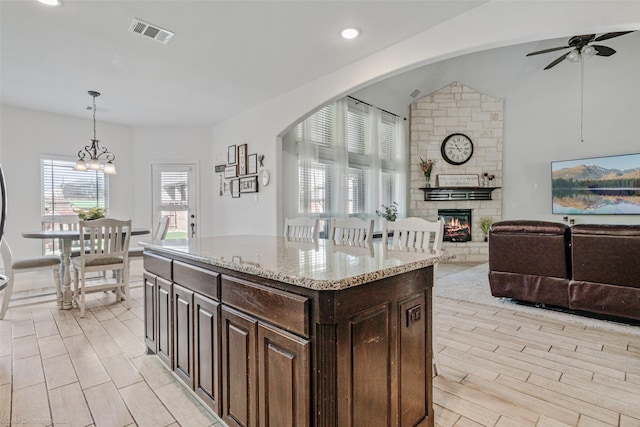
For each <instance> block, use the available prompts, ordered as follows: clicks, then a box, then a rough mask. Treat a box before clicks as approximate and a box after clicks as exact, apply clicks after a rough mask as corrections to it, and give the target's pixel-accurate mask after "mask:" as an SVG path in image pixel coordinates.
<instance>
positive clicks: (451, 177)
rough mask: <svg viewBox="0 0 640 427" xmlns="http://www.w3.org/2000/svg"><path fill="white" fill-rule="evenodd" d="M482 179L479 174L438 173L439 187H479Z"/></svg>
mask: <svg viewBox="0 0 640 427" xmlns="http://www.w3.org/2000/svg"><path fill="white" fill-rule="evenodd" d="M479 185H480V179H479V178H478V175H477V174H464V175H457V174H444V175H442V174H441V175H438V187H478V186H479Z"/></svg>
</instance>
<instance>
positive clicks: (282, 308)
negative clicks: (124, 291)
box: [144, 236, 451, 427]
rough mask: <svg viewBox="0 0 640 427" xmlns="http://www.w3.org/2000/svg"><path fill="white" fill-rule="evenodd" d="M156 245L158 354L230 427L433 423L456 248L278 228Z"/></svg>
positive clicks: (148, 303) (151, 330) (152, 311)
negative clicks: (439, 343) (439, 311)
mask: <svg viewBox="0 0 640 427" xmlns="http://www.w3.org/2000/svg"><path fill="white" fill-rule="evenodd" d="M144 246H145V254H144V267H145V273H144V283H145V285H144V289H145V341H146V345H147V348H148V352H149V353H154V354H156V355H157V356H158V357H159V358H160V359H161V360H162V361H163V362H164V363H166V365H167V366H168V367H169V369H171V370H173V371H174V373H175V374H176V376H177V377H178V378H180V379H181V380H182V381H183V382H184V383H185V384H186V385H187V386H188V387H190V388H191V389H192V390H193V391H194V393H195V394H196V395H197V396H199V397H200V399H201V400H202V401H203V402H205V404H207V405H208V406H209V407H210V408H211V409H212V410H213V411H214V412H215V413H216V414H218V415H219V416H220V417H221V418H222V419H223V420H224V421H225V422H226V423H227V424H228V425H229V426H257V425H260V426H277V427H282V426H341V427H342V426H345V427H346V426H353V427H359V426H415V425H420V426H433V403H432V379H431V377H432V363H431V361H432V353H431V351H432V350H431V340H432V334H431V328H432V325H431V318H432V315H431V291H432V287H433V271H434V268H433V266H434V265H435V264H436V263H438V262H440V261H445V260H447V259H450V258H451V256H450V255H448V254H447V253H445V252H439V253H436V254H434V253H427V252H425V251H423V250H406V249H405V250H390V249H388V248H387V247H386V246H385V245H383V244H382V243H373V244H371V245H367V246H365V247H358V246H349V245H346V246H343V245H336V244H334V243H332V242H330V241H326V240H319V241H291V240H288V239H287V238H285V237H276V236H225V237H211V238H202V239H191V240H173V241H156V242H151V243H147V244H144Z"/></svg>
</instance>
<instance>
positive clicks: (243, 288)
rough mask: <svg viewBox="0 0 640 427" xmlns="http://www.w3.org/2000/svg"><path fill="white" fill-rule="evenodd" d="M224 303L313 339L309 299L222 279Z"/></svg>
mask: <svg viewBox="0 0 640 427" xmlns="http://www.w3.org/2000/svg"><path fill="white" fill-rule="evenodd" d="M221 296H222V303H223V304H228V305H230V306H233V307H235V308H238V309H240V310H242V311H244V312H245V313H249V314H252V315H253V316H255V317H257V318H258V319H260V320H265V321H267V322H269V323H272V324H274V325H276V326H279V327H281V328H283V329H285V330H288V331H291V332H293V333H295V334H298V335H302V336H304V337H308V336H309V298H307V297H303V296H300V295H295V294H291V293H288V292H284V291H281V290H279V289H273V288H269V287H267V286H263V285H258V284H256V283H251V282H248V281H246V280H242V279H237V278H235V277H230V276H222V287H221Z"/></svg>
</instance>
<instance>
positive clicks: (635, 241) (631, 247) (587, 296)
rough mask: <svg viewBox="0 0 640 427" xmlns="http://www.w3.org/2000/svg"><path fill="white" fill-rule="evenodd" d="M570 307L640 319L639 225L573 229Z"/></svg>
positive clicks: (591, 226)
mask: <svg viewBox="0 0 640 427" xmlns="http://www.w3.org/2000/svg"><path fill="white" fill-rule="evenodd" d="M571 265H572V278H571V282H570V283H569V308H571V309H574V310H585V311H590V312H594V313H600V314H606V315H610V316H619V317H627V318H631V319H637V320H640V225H613V224H579V225H574V226H573V227H572V228H571Z"/></svg>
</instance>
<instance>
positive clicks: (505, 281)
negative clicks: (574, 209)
mask: <svg viewBox="0 0 640 427" xmlns="http://www.w3.org/2000/svg"><path fill="white" fill-rule="evenodd" d="M570 274H571V268H570V258H569V227H568V226H567V225H565V224H560V223H555V222H546V221H527V220H519V221H501V222H496V223H494V224H493V225H492V226H491V228H490V229H489V285H490V286H491V294H492V295H493V296H495V297H508V298H513V299H517V300H521V301H528V302H532V303H542V304H551V305H558V306H562V307H568V305H569V292H568V289H569V280H570V279H571V276H570Z"/></svg>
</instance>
